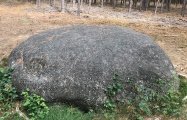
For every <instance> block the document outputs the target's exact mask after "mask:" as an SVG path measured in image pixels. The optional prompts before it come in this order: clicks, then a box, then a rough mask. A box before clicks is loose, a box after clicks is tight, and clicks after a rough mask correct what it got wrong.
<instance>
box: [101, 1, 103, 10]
mask: <svg viewBox="0 0 187 120" xmlns="http://www.w3.org/2000/svg"><path fill="white" fill-rule="evenodd" d="M101 8H103V0H101Z"/></svg>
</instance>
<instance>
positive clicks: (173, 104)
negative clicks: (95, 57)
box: [104, 73, 187, 120]
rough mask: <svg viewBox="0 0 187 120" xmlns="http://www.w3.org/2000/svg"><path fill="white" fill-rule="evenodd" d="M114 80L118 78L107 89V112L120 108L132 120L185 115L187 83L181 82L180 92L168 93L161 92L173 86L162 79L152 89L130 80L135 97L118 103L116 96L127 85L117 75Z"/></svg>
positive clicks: (170, 91) (105, 104)
mask: <svg viewBox="0 0 187 120" xmlns="http://www.w3.org/2000/svg"><path fill="white" fill-rule="evenodd" d="M114 78H117V79H114V83H113V84H112V85H109V86H108V87H107V88H106V89H105V94H106V96H107V99H106V100H105V101H104V107H105V108H107V110H110V111H114V110H116V109H117V108H118V110H117V111H120V112H121V114H124V113H125V114H126V115H127V118H128V119H132V120H136V119H138V120H143V119H144V116H153V115H160V114H162V115H166V116H167V115H169V116H174V117H182V116H183V115H184V114H183V113H184V109H185V106H184V102H183V101H182V99H183V97H184V96H186V95H187V83H186V82H184V81H180V88H179V91H172V90H171V89H169V90H168V91H166V92H161V91H163V90H166V89H167V88H172V86H171V85H170V84H168V83H167V82H166V81H164V80H161V79H158V80H156V81H155V82H154V83H153V85H152V87H151V88H149V87H147V86H146V85H143V84H142V85H140V84H138V83H137V82H136V81H134V80H128V84H127V85H130V86H131V87H132V91H133V92H134V93H135V95H134V96H131V97H128V98H125V99H122V100H117V101H116V100H115V99H116V98H115V97H116V94H118V93H120V92H121V90H122V89H123V87H125V85H122V84H121V80H120V79H118V78H119V76H118V74H116V73H115V74H114ZM117 84H119V86H118V85H117ZM114 100H115V101H114ZM115 108H116V109H115Z"/></svg>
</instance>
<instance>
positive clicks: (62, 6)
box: [61, 0, 65, 12]
mask: <svg viewBox="0 0 187 120" xmlns="http://www.w3.org/2000/svg"><path fill="white" fill-rule="evenodd" d="M61 12H65V5H64V0H61Z"/></svg>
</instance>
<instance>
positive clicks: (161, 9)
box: [160, 0, 164, 13]
mask: <svg viewBox="0 0 187 120" xmlns="http://www.w3.org/2000/svg"><path fill="white" fill-rule="evenodd" d="M163 7H164V0H162V3H161V8H160V13H162V12H163Z"/></svg>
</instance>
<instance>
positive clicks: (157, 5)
mask: <svg viewBox="0 0 187 120" xmlns="http://www.w3.org/2000/svg"><path fill="white" fill-rule="evenodd" d="M159 3H160V0H158V1H157V3H156V9H155V15H156V12H157V9H158V4H159Z"/></svg>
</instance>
